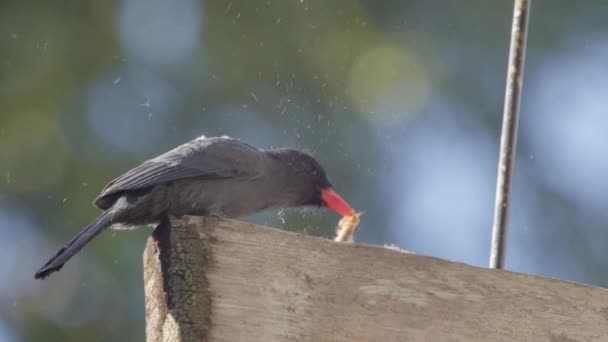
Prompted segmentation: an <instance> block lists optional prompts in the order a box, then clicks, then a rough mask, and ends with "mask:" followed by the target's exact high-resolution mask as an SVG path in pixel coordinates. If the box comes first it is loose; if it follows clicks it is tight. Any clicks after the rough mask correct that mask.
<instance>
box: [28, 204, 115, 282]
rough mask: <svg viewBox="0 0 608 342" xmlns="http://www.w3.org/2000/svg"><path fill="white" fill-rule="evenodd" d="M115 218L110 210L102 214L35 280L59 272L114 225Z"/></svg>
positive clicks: (64, 247) (47, 263)
mask: <svg viewBox="0 0 608 342" xmlns="http://www.w3.org/2000/svg"><path fill="white" fill-rule="evenodd" d="M113 216H114V215H113V213H112V212H110V211H109V210H108V211H106V212H104V213H103V214H101V216H99V217H98V218H96V219H95V221H93V222H91V223H90V224H89V225H88V226H87V227H86V228H85V229H83V230H82V231H81V232H80V233H78V235H76V236H74V238H72V240H70V242H68V243H67V244H66V245H65V246H63V247H62V248H61V249H60V250H59V252H57V254H55V256H54V257H52V258H51V259H50V260H49V261H47V262H46V264H44V266H42V267H41V268H40V269H39V270H38V272H36V274H34V278H36V279H44V278H46V277H47V276H48V275H49V274H51V273H53V272H56V271H59V270H60V269H61V267H63V264H65V263H66V262H67V261H68V260H70V258H71V257H73V256H74V255H75V254H76V253H78V251H80V249H82V247H84V246H85V245H86V244H87V243H89V242H90V241H91V240H93V238H95V237H96V236H97V235H99V233H101V232H102V231H104V230H105V229H106V228H108V227H109V226H110V225H112V223H114V222H113V220H112V217H113Z"/></svg>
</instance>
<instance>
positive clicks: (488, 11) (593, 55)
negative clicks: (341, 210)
mask: <svg viewBox="0 0 608 342" xmlns="http://www.w3.org/2000/svg"><path fill="white" fill-rule="evenodd" d="M511 15H512V2H510V1H480V0H479V1H472V0H467V1H458V2H448V1H346V0H325V1H307V0H294V1H276V0H273V1H271V0H268V1H244V0H243V1H196V0H184V1H160V0H151V1H148V0H126V1H49V2H44V1H16V0H13V1H10V0H3V1H2V2H1V3H0V229H1V232H2V239H0V340H1V341H83V340H86V341H108V340H113V341H141V340H143V339H144V301H143V298H144V296H143V288H142V282H143V281H142V257H141V256H142V251H143V248H144V245H145V241H146V238H147V236H148V235H149V233H150V230H149V229H141V230H138V231H130V232H114V231H109V232H106V233H105V234H103V235H101V236H100V237H99V238H97V239H96V240H95V241H94V242H93V243H92V244H91V245H89V246H88V247H87V248H86V249H85V250H84V251H83V252H81V253H80V254H78V255H77V256H76V257H75V258H74V259H73V260H71V261H70V262H69V263H67V264H66V266H65V267H64V269H63V270H62V271H61V272H60V273H57V274H54V275H53V276H51V277H50V279H48V280H46V281H43V282H40V281H34V279H33V273H34V271H35V270H36V269H37V268H38V267H39V266H41V265H42V264H43V263H44V261H46V260H47V258H48V257H50V256H51V255H52V254H53V253H55V251H56V250H57V249H58V248H59V247H60V246H61V245H63V243H65V242H67V241H68V240H69V239H70V238H71V237H72V236H73V235H74V234H76V233H77V232H78V231H79V230H80V229H81V228H82V227H84V226H85V225H86V224H87V223H88V222H90V221H91V220H92V219H93V218H94V217H95V216H96V215H97V214H98V213H99V212H98V210H96V209H95V208H94V207H93V206H92V205H91V202H92V200H93V199H94V198H95V196H96V195H97V194H98V192H99V190H100V189H101V188H102V187H103V185H104V184H105V183H106V182H108V181H110V180H111V179H112V178H114V177H116V176H118V175H120V174H121V173H122V172H125V171H127V170H128V169H129V168H131V167H133V166H135V165H137V164H138V163H140V162H141V161H143V160H145V159H147V158H151V157H154V156H156V155H157V154H160V153H162V152H165V151H166V150H169V149H170V148H172V147H174V146H175V145H177V144H181V143H183V142H186V141H188V140H190V139H192V138H194V137H197V136H199V135H203V134H204V135H207V136H213V135H219V134H227V135H230V136H233V137H237V138H240V139H242V140H245V141H247V142H249V143H251V144H253V145H255V146H258V147H261V148H268V147H272V146H290V147H298V148H305V149H308V150H309V151H312V153H314V154H315V155H316V156H317V157H318V159H319V160H320V161H321V162H322V163H323V164H324V165H325V167H326V169H327V171H328V173H329V175H330V177H331V178H332V181H333V183H334V185H335V187H336V190H337V191H338V192H339V193H340V194H342V195H343V197H345V198H346V199H347V200H348V201H349V202H350V203H351V204H352V205H353V206H354V207H355V208H356V209H358V210H363V211H365V212H366V214H365V216H363V220H362V224H361V226H360V230H359V231H358V233H357V240H358V241H360V242H365V243H372V244H383V243H390V244H396V245H399V246H400V247H402V248H406V249H409V250H412V251H416V252H418V253H421V254H428V255H434V256H438V257H443V258H448V259H452V260H458V261H462V262H466V263H469V264H474V265H480V266H485V265H486V264H487V260H488V257H489V244H490V234H491V232H490V229H491V223H492V208H493V200H494V189H495V183H494V182H495V175H496V163H497V151H498V141H499V128H500V123H501V122H500V118H501V114H502V100H503V92H504V78H505V71H506V62H507V54H508V42H509V33H510V25H511ZM607 17H608V3H606V2H605V1H600V0H597V1H585V2H574V1H556V0H554V1H534V2H533V9H532V16H531V22H530V34H529V44H528V60H527V64H526V74H525V85H524V94H523V103H522V114H521V115H522V117H521V126H520V140H519V145H518V157H517V162H516V165H515V166H516V174H515V190H514V204H513V205H514V206H513V210H512V220H511V226H510V235H509V244H508V253H507V268H508V269H510V270H514V271H519V272H526V273H531V274H539V275H544V276H551V277H557V278H562V279H568V280H573V281H578V282H585V283H589V284H594V285H598V286H606V285H608V277H607V275H608V272H607V270H608V258H607V256H608V255H607V249H606V247H605V246H606V241H608V232H607V229H606V228H607V227H606V226H607V224H606V222H607V219H608V211H607V210H606V203H608V181H606V179H607V177H608V176H607V175H608V158H606V155H607V154H606V152H607V151H608V135H606V133H605V131H606V129H607V128H608V113H607V109H606V108H608V98H607V97H606V93H607V91H608V84H607V82H606V78H607V77H606V76H607V75H608V63H607V62H606V61H608V35H607V33H608V21H607V20H605V18H607ZM247 220H250V221H253V222H258V223H262V224H267V225H270V226H275V227H281V228H283V229H287V230H294V231H305V232H307V233H309V234H314V235H320V236H327V237H329V236H331V235H332V233H333V227H334V226H335V224H336V222H337V220H338V217H336V215H335V214H332V213H330V212H328V211H325V210H315V209H298V210H283V211H279V212H270V213H264V214H260V215H256V216H255V217H251V218H247ZM270 248H271V246H270Z"/></svg>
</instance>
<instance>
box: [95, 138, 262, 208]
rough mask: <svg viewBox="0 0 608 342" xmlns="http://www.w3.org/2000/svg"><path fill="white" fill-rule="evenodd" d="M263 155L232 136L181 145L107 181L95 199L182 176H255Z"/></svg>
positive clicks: (260, 166) (209, 177)
mask: <svg viewBox="0 0 608 342" xmlns="http://www.w3.org/2000/svg"><path fill="white" fill-rule="evenodd" d="M263 158H264V157H263V152H261V151H259V150H257V149H255V148H253V147H251V146H249V145H246V144H243V143H240V142H238V141H236V140H231V141H228V142H227V141H222V142H221V143H213V144H200V145H198V146H186V145H182V146H180V147H178V148H176V149H173V150H171V151H169V152H167V153H165V154H163V155H160V156H158V157H156V158H154V159H150V160H148V161H145V162H144V163H142V164H141V165H139V166H137V167H135V168H134V169H132V170H130V171H128V172H127V173H125V174H123V175H122V176H120V177H118V178H116V179H114V180H113V181H111V182H110V183H108V185H106V187H105V188H104V189H103V190H102V192H101V194H100V195H99V197H98V198H97V200H96V203H97V202H99V200H103V198H105V197H107V196H110V195H112V194H115V193H118V192H122V191H127V190H136V189H143V188H147V187H150V186H154V185H158V184H163V183H167V182H171V181H175V180H178V179H184V178H192V177H201V178H203V179H208V180H211V179H225V178H257V177H260V176H261V174H262V173H263V170H262V169H263V164H264V163H263Z"/></svg>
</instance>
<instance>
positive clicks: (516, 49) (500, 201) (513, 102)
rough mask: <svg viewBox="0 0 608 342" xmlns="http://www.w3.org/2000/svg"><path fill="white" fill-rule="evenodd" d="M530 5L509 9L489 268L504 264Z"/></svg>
mask: <svg viewBox="0 0 608 342" xmlns="http://www.w3.org/2000/svg"><path fill="white" fill-rule="evenodd" d="M530 2H531V0H515V7H514V9H513V28H512V31H511V47H510V50H509V67H508V70H507V85H506V90H505V106H504V111H503V121H502V132H501V136H500V157H499V160H498V176H497V180H496V202H495V207H494V224H493V226H492V250H491V254H490V268H503V267H504V265H505V254H506V244H507V228H508V225H509V209H510V201H511V183H512V178H513V164H514V162H515V149H516V146H517V125H518V115H519V104H520V99H521V88H522V85H523V75H524V60H525V54H526V39H527V35H528V17H529V13H530Z"/></svg>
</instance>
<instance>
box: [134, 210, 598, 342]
mask: <svg viewBox="0 0 608 342" xmlns="http://www.w3.org/2000/svg"><path fill="white" fill-rule="evenodd" d="M171 225H172V229H171V234H169V235H170V239H168V244H162V243H161V244H159V242H158V241H159V236H156V237H151V238H150V240H149V241H148V246H147V247H146V251H145V253H144V255H145V257H144V264H145V265H144V267H145V268H144V272H145V273H146V274H145V279H146V321H147V338H148V341H193V340H201V341H264V342H266V341H568V342H571V341H581V342H582V341H608V291H606V290H605V289H600V288H594V287H590V286H585V285H579V284H574V283H568V282H564V281H558V280H553V279H546V278H540V277H535V276H528V275H523V274H515V273H511V272H506V271H500V270H489V269H483V268H477V267H472V266H467V265H464V264H460V263H454V262H449V261H445V260H441V259H437V258H432V257H426V256H420V255H414V254H408V253H403V252H399V251H395V250H392V249H388V248H382V247H374V246H366V245H357V244H343V243H336V242H333V241H329V240H325V239H321V238H316V237H310V236H305V235H301V234H296V233H289V232H284V231H280V230H277V229H272V228H266V227H261V226H256V225H253V224H249V223H244V222H239V221H232V220H219V219H209V218H205V219H203V218H196V217H184V218H183V219H179V220H177V219H176V220H173V221H172V223H171ZM165 235H166V234H165ZM165 238H166V236H165ZM160 239H161V241H162V239H163V235H162V234H161V235H160ZM193 240H197V241H198V242H200V243H198V242H196V243H195V242H194V241H193ZM159 246H161V247H165V248H168V249H172V248H174V247H176V248H177V250H179V253H175V252H173V253H172V254H173V257H172V259H171V260H172V261H171V263H172V265H171V266H170V267H169V266H167V265H165V266H163V263H162V262H160V261H159V257H162V256H163V251H162V248H161V251H159V250H158V248H159ZM167 253H169V254H171V253H170V252H167ZM176 255H177V256H176ZM197 261H198V262H197ZM180 263H182V264H181V265H180ZM165 264H166V263H165ZM176 270H178V271H177V272H176ZM199 273H202V274H199ZM184 275H187V276H184ZM161 279H162V280H161ZM184 279H186V280H184ZM160 284H163V285H162V286H163V287H164V288H163V289H162V290H159V286H161V285H160ZM171 293H173V295H172V296H173V298H182V299H181V300H175V299H173V300H169V301H168V298H169V297H171V296H168V295H167V294H171ZM180 293H181V294H180ZM176 296H177V297H176ZM183 298H187V300H183ZM163 308H164V309H163ZM184 317H186V318H187V319H184ZM167 322H169V323H170V324H169V323H167ZM163 326H166V327H167V329H166V331H165V333H164V334H163V332H162V330H163ZM170 327H172V328H170ZM175 331H177V332H178V333H177V334H175ZM155 332H160V333H155Z"/></svg>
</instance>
